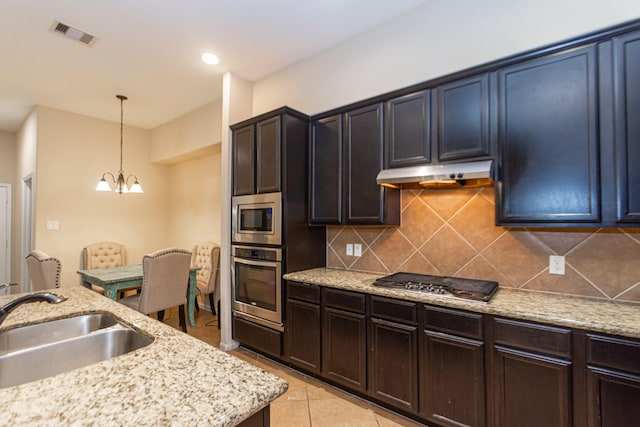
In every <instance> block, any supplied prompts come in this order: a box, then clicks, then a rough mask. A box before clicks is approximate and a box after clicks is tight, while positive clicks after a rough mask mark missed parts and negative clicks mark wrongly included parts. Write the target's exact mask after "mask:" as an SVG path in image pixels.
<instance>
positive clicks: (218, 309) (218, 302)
mask: <svg viewBox="0 0 640 427" xmlns="http://www.w3.org/2000/svg"><path fill="white" fill-rule="evenodd" d="M218 329H220V301H218Z"/></svg>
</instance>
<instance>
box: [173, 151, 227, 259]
mask: <svg viewBox="0 0 640 427" xmlns="http://www.w3.org/2000/svg"><path fill="white" fill-rule="evenodd" d="M213 151H214V154H211V155H208V156H205V157H202V158H198V159H194V160H188V161H185V162H182V163H179V164H177V165H175V166H171V168H170V172H169V182H170V184H169V195H170V196H169V197H170V199H169V206H170V209H169V227H168V229H169V243H170V245H171V246H177V247H181V248H185V249H188V250H191V249H192V248H193V245H195V244H197V243H200V242H204V241H209V240H210V241H213V242H216V243H218V244H219V243H220V210H221V202H222V200H221V196H220V191H221V181H220V180H221V176H220V170H221V169H220V167H221V165H220V144H217V145H216V146H215V148H214V149H213Z"/></svg>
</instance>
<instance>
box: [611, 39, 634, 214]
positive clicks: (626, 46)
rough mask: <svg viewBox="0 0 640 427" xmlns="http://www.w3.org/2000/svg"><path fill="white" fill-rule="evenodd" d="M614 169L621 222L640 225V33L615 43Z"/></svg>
mask: <svg viewBox="0 0 640 427" xmlns="http://www.w3.org/2000/svg"><path fill="white" fill-rule="evenodd" d="M613 73H614V79H613V81H614V91H613V93H614V119H615V159H614V162H615V168H614V171H615V172H616V176H615V180H616V196H617V209H616V221H617V222H619V223H638V222H640V185H639V184H638V183H640V119H639V118H640V32H635V33H631V34H627V35H624V36H621V37H617V38H615V39H614V40H613Z"/></svg>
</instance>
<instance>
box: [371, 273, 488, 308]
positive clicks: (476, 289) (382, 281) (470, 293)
mask: <svg viewBox="0 0 640 427" xmlns="http://www.w3.org/2000/svg"><path fill="white" fill-rule="evenodd" d="M373 284H374V286H380V287H383V288H393V289H405V290H408V291H412V292H422V293H431V294H438V295H449V296H454V297H458V298H466V299H470V300H474V301H481V302H488V301H489V300H490V299H491V297H492V296H493V295H494V294H495V293H496V292H497V290H498V283H497V282H491V281H488V280H475V279H464V278H461V277H442V276H430V275H424V274H413V273H394V274H391V275H389V276H385V277H381V278H379V279H377V280H376V281H375V282H374V283H373Z"/></svg>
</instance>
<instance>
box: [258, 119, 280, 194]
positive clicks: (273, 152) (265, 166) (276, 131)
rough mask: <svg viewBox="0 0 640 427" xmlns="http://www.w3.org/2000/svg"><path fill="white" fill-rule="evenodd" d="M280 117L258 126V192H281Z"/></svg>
mask: <svg viewBox="0 0 640 427" xmlns="http://www.w3.org/2000/svg"><path fill="white" fill-rule="evenodd" d="M280 122H281V120H280V116H276V117H272V118H270V119H267V120H263V121H261V122H258V123H257V124H256V155H257V159H256V165H257V166H256V167H257V176H256V192H257V193H274V192H278V191H280V188H281V187H280V164H281V155H280V143H281V124H280Z"/></svg>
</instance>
